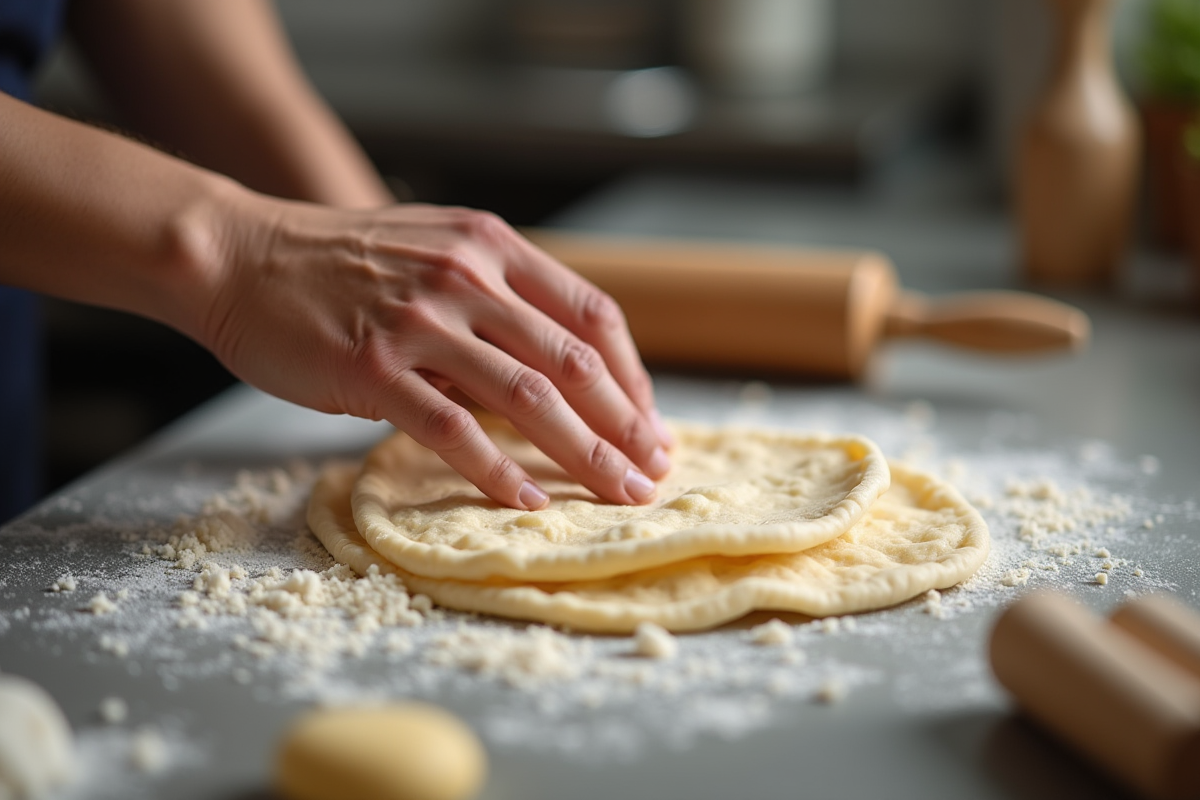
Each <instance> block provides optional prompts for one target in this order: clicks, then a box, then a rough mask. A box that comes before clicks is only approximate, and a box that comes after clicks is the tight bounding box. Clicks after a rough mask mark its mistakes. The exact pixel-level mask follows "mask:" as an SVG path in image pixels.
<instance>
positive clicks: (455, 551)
mask: <svg viewBox="0 0 1200 800" xmlns="http://www.w3.org/2000/svg"><path fill="white" fill-rule="evenodd" d="M489 432H490V433H491V435H492V436H493V438H494V439H495V440H496V441H497V443H498V444H499V445H500V446H501V447H502V449H504V450H505V451H506V452H508V453H509V455H511V456H513V457H514V458H515V459H516V460H517V461H518V462H519V463H521V464H522V466H523V467H525V468H526V469H527V470H528V471H529V474H530V475H531V476H533V477H534V479H535V480H537V481H538V483H539V485H540V486H542V488H543V489H545V490H546V491H547V492H548V493H549V495H550V497H551V502H550V505H549V507H548V508H545V509H543V510H540V511H533V512H525V511H517V510H514V509H508V508H503V507H501V506H498V505H497V504H495V503H493V502H492V501H491V500H489V499H487V498H486V497H485V496H484V495H483V494H482V493H480V492H479V491H478V490H477V489H475V487H473V486H472V485H471V484H469V483H468V482H467V481H465V480H464V479H462V478H461V477H459V476H458V475H457V474H456V473H454V472H453V471H452V470H450V468H449V467H447V466H446V465H445V464H444V463H443V462H442V461H441V460H440V459H438V458H437V456H436V455H434V454H433V453H431V452H429V451H428V450H425V449H424V448H422V447H420V445H418V444H416V443H415V442H413V441H412V440H411V439H409V438H408V437H407V436H405V435H403V434H396V435H395V436H393V437H391V438H389V439H387V440H385V441H384V442H383V443H381V444H380V445H378V446H377V447H376V448H375V449H374V450H373V451H372V452H371V453H370V454H369V455H368V456H367V458H366V460H365V462H364V463H363V464H361V465H348V464H343V465H338V466H334V467H331V468H329V469H328V470H326V472H325V473H324V474H323V475H322V477H321V480H320V481H319V482H318V484H317V486H316V487H315V488H314V491H313V495H312V499H311V501H310V504H309V510H308V521H309V525H310V527H311V528H312V529H313V531H314V533H316V535H317V537H318V538H319V539H320V540H321V541H322V542H323V543H324V544H325V546H326V548H328V550H329V552H330V553H331V554H332V555H333V556H334V558H336V559H337V560H338V561H340V562H342V563H345V564H347V565H349V566H350V567H351V568H353V569H354V570H355V571H357V572H359V573H365V572H366V571H367V570H368V569H370V568H371V567H372V566H375V567H377V568H378V569H380V570H382V571H385V572H393V573H395V574H397V575H398V576H399V577H400V578H401V579H402V580H403V582H404V583H405V584H406V585H407V586H408V588H409V589H410V591H413V592H420V593H422V594H426V595H428V596H429V597H430V598H432V599H433V600H434V601H435V602H436V603H438V604H439V605H442V606H445V607H447V608H453V609H459V610H464V611H475V612H482V613H489V614H497V615H501V616H506V617H514V618H518V619H526V620H535V621H540V622H547V623H552V624H557V625H563V626H567V627H571V628H574V629H577V630H588V631H596V632H613V633H624V632H629V631H632V630H633V629H634V628H635V627H636V626H637V625H638V623H640V622H643V621H650V622H654V623H657V624H659V625H661V626H663V627H664V628H667V629H668V630H673V631H687V630H698V629H703V628H709V627H712V626H715V625H719V624H721V623H723V622H727V621H729V620H733V619H736V618H738V617H740V616H742V615H744V614H746V613H748V612H750V611H752V610H755V609H768V610H775V611H794V612H799V613H803V614H809V615H813V616H825V615H831V614H845V613H851V612H855V611H864V610H869V609H875V608H882V607H886V606H889V605H893V604H895V603H899V602H902V601H904V600H907V599H909V598H911V597H914V596H916V595H918V594H920V593H922V592H925V591H928V590H929V589H941V588H946V587H948V586H952V585H954V584H956V583H958V582H960V581H962V580H963V579H965V578H967V577H968V576H970V575H971V574H972V573H974V571H975V570H976V569H977V568H978V567H979V565H980V564H982V563H983V560H984V559H985V558H986V556H987V552H988V546H989V543H988V534H987V526H986V525H985V524H984V522H983V520H982V519H981V518H980V516H979V514H978V513H977V512H976V511H975V510H974V509H973V508H971V507H970V505H969V504H968V503H967V502H966V501H965V500H963V499H962V497H961V496H960V495H959V494H958V493H957V492H956V491H955V490H954V489H953V488H952V487H950V486H948V485H946V484H944V483H941V482H939V481H937V480H936V479H934V478H932V477H930V476H927V475H923V474H920V473H918V472H915V471H913V470H911V469H909V468H907V467H904V466H902V465H899V464H891V465H890V467H889V464H888V463H887V461H886V460H885V459H884V457H883V455H882V454H881V453H880V451H879V448H878V447H876V446H875V445H874V444H873V443H872V442H870V441H869V440H866V439H864V438H861V437H832V436H803V435H797V434H790V433H783V432H766V431H751V430H742V429H732V428H705V427H700V426H694V425H677V426H676V427H675V430H674V432H675V435H676V439H677V441H678V445H677V447H676V449H675V450H674V451H673V452H672V462H673V468H672V471H671V473H670V474H669V475H668V476H667V478H666V479H665V480H663V481H660V483H659V487H658V500H657V501H656V502H654V503H653V504H651V505H649V506H621V505H613V504H607V503H603V502H600V501H598V500H597V499H596V498H595V497H594V496H592V495H591V494H590V493H588V492H587V491H586V490H585V489H583V488H582V487H581V486H580V485H579V484H578V483H575V482H574V481H572V480H570V478H568V477H567V476H566V475H565V474H564V473H563V472H562V471H561V470H560V469H559V468H558V467H557V466H556V465H554V463H553V462H551V461H550V460H549V459H547V458H546V457H545V456H544V455H542V454H541V453H540V452H538V451H537V450H536V448H534V447H533V446H532V445H530V444H529V443H528V442H526V441H525V440H524V439H522V438H521V437H520V436H519V434H517V433H516V432H515V431H514V430H512V429H511V428H508V427H506V426H503V425H493V426H491V430H490V431H489ZM889 487H890V488H889Z"/></svg>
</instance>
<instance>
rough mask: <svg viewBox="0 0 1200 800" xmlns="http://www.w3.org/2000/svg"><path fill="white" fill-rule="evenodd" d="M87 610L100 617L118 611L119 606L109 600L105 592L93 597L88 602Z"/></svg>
mask: <svg viewBox="0 0 1200 800" xmlns="http://www.w3.org/2000/svg"><path fill="white" fill-rule="evenodd" d="M87 610H88V611H90V612H92V613H93V614H95V615H96V616H98V617H100V616H103V615H105V614H111V613H113V612H114V611H116V610H117V604H116V603H114V602H113V601H112V600H109V599H108V595H106V594H105V593H104V592H99V593H97V594H94V595H92V599H91V600H89V601H88V604H87Z"/></svg>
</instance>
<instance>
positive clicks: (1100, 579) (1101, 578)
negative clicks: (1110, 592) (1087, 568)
mask: <svg viewBox="0 0 1200 800" xmlns="http://www.w3.org/2000/svg"><path fill="white" fill-rule="evenodd" d="M1093 580H1095V581H1096V583H1097V584H1099V585H1100V586H1106V585H1108V573H1107V572H1097V573H1096V576H1095V578H1094V579H1093Z"/></svg>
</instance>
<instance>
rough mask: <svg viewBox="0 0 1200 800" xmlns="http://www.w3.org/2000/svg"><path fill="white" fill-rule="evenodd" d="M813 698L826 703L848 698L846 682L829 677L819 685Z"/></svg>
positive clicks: (829, 703) (838, 701)
mask: <svg viewBox="0 0 1200 800" xmlns="http://www.w3.org/2000/svg"><path fill="white" fill-rule="evenodd" d="M813 699H814V700H816V701H817V702H818V703H822V704H824V705H833V704H835V703H840V702H842V700H844V699H846V684H844V683H843V682H842V681H840V680H838V679H837V678H829V679H827V680H825V681H823V682H822V683H821V685H820V686H818V687H817V691H816V693H815V694H814V695H813Z"/></svg>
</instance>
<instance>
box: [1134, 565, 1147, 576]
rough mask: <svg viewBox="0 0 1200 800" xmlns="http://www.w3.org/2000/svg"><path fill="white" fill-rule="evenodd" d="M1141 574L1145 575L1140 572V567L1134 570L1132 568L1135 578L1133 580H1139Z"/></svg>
mask: <svg viewBox="0 0 1200 800" xmlns="http://www.w3.org/2000/svg"><path fill="white" fill-rule="evenodd" d="M1143 574H1145V573H1143V572H1142V568H1141V567H1134V568H1133V577H1135V578H1140V577H1142V575H1143Z"/></svg>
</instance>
